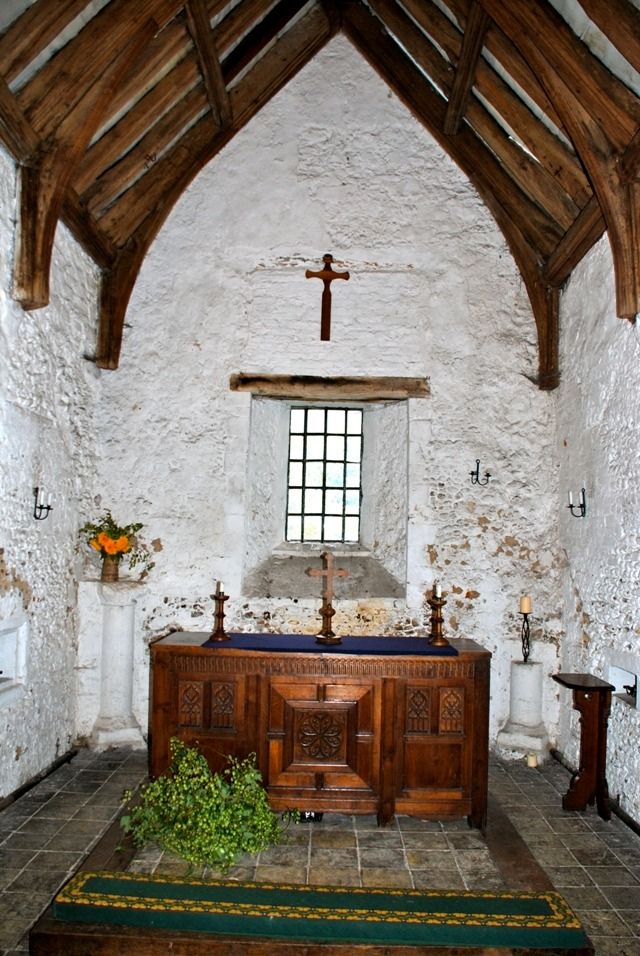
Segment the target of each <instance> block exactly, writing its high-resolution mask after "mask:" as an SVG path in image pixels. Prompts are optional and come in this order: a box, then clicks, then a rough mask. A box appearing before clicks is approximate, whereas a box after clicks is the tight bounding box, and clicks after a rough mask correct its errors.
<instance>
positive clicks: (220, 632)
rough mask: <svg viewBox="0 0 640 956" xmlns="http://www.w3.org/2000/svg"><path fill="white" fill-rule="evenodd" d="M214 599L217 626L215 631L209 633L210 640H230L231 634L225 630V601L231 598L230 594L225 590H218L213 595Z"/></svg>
mask: <svg viewBox="0 0 640 956" xmlns="http://www.w3.org/2000/svg"><path fill="white" fill-rule="evenodd" d="M212 597H213V600H214V601H215V603H216V610H215V625H216V626H215V628H214V630H213V633H212V634H210V635H209V640H210V641H228V640H230V638H229V635H228V634H227V633H226V632H225V629H224V602H225V601H228V600H229V595H228V594H225V593H224V591H220V590H217V591H216V593H215V594H213V595H212Z"/></svg>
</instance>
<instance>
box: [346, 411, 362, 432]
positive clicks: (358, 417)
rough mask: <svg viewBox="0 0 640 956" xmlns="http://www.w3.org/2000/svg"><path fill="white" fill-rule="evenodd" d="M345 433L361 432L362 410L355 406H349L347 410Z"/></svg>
mask: <svg viewBox="0 0 640 956" xmlns="http://www.w3.org/2000/svg"><path fill="white" fill-rule="evenodd" d="M347 434H348V435H361V434H362V412H361V411H360V410H359V409H356V408H350V409H349V411H348V412H347Z"/></svg>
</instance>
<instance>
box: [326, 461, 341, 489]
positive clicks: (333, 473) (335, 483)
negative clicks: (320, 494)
mask: <svg viewBox="0 0 640 956" xmlns="http://www.w3.org/2000/svg"><path fill="white" fill-rule="evenodd" d="M343 485H344V465H343V464H342V462H332V461H330V462H327V488H342V486H343Z"/></svg>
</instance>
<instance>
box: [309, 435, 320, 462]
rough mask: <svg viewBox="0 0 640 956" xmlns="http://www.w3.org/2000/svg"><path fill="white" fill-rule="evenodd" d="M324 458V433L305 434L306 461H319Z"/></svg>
mask: <svg viewBox="0 0 640 956" xmlns="http://www.w3.org/2000/svg"><path fill="white" fill-rule="evenodd" d="M323 458H324V435H308V436H307V461H321V460H322V459H323Z"/></svg>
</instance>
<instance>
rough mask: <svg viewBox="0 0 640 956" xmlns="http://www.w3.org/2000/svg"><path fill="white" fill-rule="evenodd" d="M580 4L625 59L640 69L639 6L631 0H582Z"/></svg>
mask: <svg viewBox="0 0 640 956" xmlns="http://www.w3.org/2000/svg"><path fill="white" fill-rule="evenodd" d="M580 6H581V7H582V8H583V10H584V12H585V13H586V14H587V16H588V17H589V19H590V20H593V22H594V23H595V25H596V26H597V27H598V28H599V29H600V30H602V32H603V33H604V35H605V36H606V37H607V38H608V39H609V40H610V41H611V43H613V45H614V46H615V47H616V48H617V49H618V50H619V51H620V53H621V54H622V55H623V57H624V58H625V60H627V61H628V62H629V63H630V64H631V66H633V67H634V68H635V69H636V70H640V28H639V27H638V8H637V7H635V6H634V5H633V4H632V3H629V0H580Z"/></svg>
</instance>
